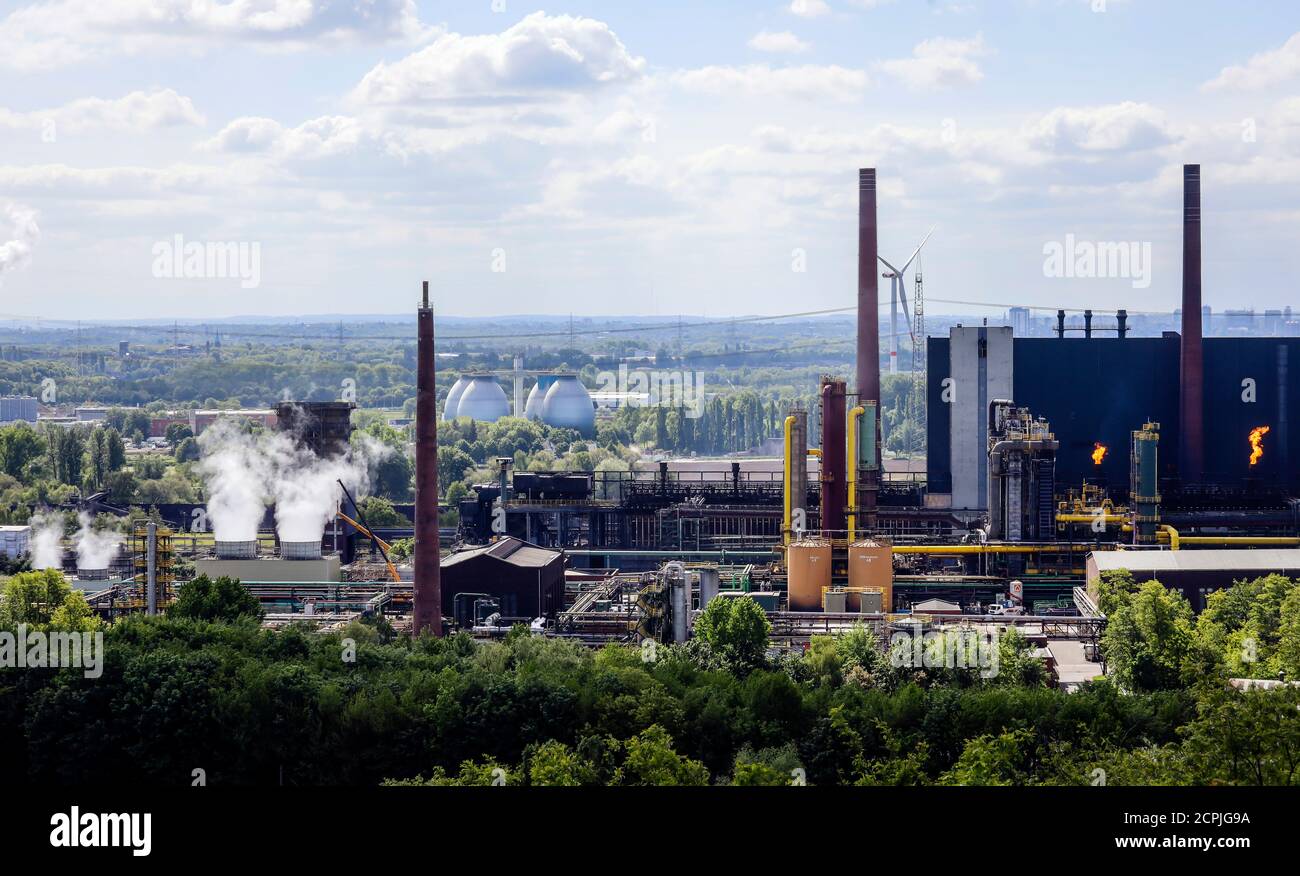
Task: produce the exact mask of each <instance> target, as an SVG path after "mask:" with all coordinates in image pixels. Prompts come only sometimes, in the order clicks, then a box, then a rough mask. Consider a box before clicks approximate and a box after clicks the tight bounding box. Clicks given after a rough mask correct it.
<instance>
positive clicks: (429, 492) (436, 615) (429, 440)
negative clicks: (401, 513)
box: [411, 280, 442, 636]
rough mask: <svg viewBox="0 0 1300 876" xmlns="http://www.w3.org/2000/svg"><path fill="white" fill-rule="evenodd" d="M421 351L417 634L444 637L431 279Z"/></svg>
mask: <svg viewBox="0 0 1300 876" xmlns="http://www.w3.org/2000/svg"><path fill="white" fill-rule="evenodd" d="M416 325H417V326H418V336H419V347H418V350H417V354H416V356H417V359H416V378H415V387H416V388H415V604H414V607H413V609H412V627H411V632H412V634H413V635H417V636H418V635H419V634H420V633H422V632H429V633H431V634H433V635H435V636H441V635H442V581H441V563H442V560H441V546H440V545H439V543H438V423H437V416H438V408H437V398H438V396H437V388H436V385H435V380H434V378H435V377H436V374H437V370H436V366H435V364H434V362H435V360H434V355H433V310H432V308H430V307H429V281H428V280H425V281H424V297H423V299H422V300H421V303H420V308H419V310H418V311H416Z"/></svg>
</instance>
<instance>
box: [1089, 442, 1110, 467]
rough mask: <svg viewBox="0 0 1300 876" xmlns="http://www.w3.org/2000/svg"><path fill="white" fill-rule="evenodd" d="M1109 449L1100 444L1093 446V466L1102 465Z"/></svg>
mask: <svg viewBox="0 0 1300 876" xmlns="http://www.w3.org/2000/svg"><path fill="white" fill-rule="evenodd" d="M1108 449H1109V448H1107V447H1106V445H1105V444H1100V443H1097V444H1093V445H1092V464H1093V465H1101V461H1102V460H1103V459H1105V458H1106V451H1107V450H1108Z"/></svg>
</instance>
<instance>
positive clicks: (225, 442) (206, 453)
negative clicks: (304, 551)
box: [198, 418, 271, 541]
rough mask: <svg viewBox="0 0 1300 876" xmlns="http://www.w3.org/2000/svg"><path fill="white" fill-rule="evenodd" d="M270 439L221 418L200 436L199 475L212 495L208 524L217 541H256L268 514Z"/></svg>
mask: <svg viewBox="0 0 1300 876" xmlns="http://www.w3.org/2000/svg"><path fill="white" fill-rule="evenodd" d="M265 441H266V437H265V436H264V435H263V436H257V435H252V434H249V433H246V432H244V431H243V430H242V429H241V428H240V424H238V423H236V422H233V421H231V420H227V419H224V418H218V419H217V421H216V422H215V423H213V424H212V425H211V426H209V427H208V428H207V429H205V430H203V434H202V435H200V436H199V448H200V450H201V452H202V457H201V458H200V459H199V464H198V468H199V473H200V474H201V475H202V476H203V481H204V484H205V485H206V487H207V494H208V520H209V522H211V524H212V532H213V535H214V537H215V538H216V540H217V541H253V540H254V539H256V538H257V529H258V527H259V526H261V524H262V517H263V516H264V515H265V514H266V498H267V495H268V493H269V481H270V480H271V465H270V459H269V457H268V455H267V453H266V452H265V449H264V447H263V444H264V443H265Z"/></svg>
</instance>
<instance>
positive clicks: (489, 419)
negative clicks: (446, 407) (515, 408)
mask: <svg viewBox="0 0 1300 876" xmlns="http://www.w3.org/2000/svg"><path fill="white" fill-rule="evenodd" d="M456 416H457V417H469V418H470V419H471V420H479V421H481V422H484V423H495V422H496V421H497V420H499V419H501V418H502V417H508V416H510V402H509V400H507V399H506V391H505V390H504V389H502V388H501V384H499V383H497V379H496V378H495V377H493V376H492V375H491V374H475V375H474V376H472V377H471V378H470V379H469V384H468V385H467V386H466V387H465V391H464V392H463V393H461V396H460V402H459V403H458V404H457V406H456Z"/></svg>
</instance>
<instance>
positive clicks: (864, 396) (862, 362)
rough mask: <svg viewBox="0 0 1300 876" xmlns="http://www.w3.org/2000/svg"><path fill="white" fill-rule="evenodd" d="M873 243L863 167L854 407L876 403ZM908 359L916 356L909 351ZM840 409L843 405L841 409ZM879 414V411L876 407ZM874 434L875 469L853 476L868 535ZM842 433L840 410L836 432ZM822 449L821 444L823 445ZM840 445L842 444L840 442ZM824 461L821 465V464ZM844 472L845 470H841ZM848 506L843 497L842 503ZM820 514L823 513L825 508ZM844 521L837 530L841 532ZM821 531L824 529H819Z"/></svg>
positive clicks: (871, 198) (868, 177) (871, 184)
mask: <svg viewBox="0 0 1300 876" xmlns="http://www.w3.org/2000/svg"><path fill="white" fill-rule="evenodd" d="M878 254H879V250H878V248H877V240H876V169H875V168H874V167H864V168H862V169H861V170H859V171H858V355H857V375H856V377H857V390H858V404H864V403H865V402H868V401H874V402H877V404H879V402H880V267H879V265H878V264H877V261H878V258H877V256H878ZM912 355H916V351H915V350H913V352H912ZM841 407H843V405H841ZM877 410H879V407H877ZM866 427H867V428H872V429H875V430H876V460H875V463H876V466H875V469H874V470H866V469H864V470H860V471H859V472H858V474H857V482H858V490H857V493H858V496H857V503H858V507H859V509H860V513H859V514H858V518H857V521H856V524H857V528H858V529H861V530H864V531H867V532H870V531H871V530H873V529H875V527H876V491H877V490H878V489H879V486H880V485H879V478H880V423H879V420H877V421H876V422H875V423H870V424H866ZM843 429H844V417H843V411H842V410H841V416H840V430H841V433H842V432H843ZM822 443H823V447H824V446H825V442H824V441H823V442H822ZM840 444H841V445H842V444H843V441H841V442H840ZM850 459H851V460H852V462H850V463H849V464H850V465H857V450H856V449H855V450H854V452H853V454H852V456H851V457H850ZM825 461H826V460H825V459H824V458H823V460H822V462H823V464H825ZM845 472H847V469H845ZM847 504H848V496H847V493H846V494H845V498H844V502H843V504H842V505H841V507H843V505H847ZM822 513H823V514H825V513H826V509H825V505H824V504H823V506H822ZM846 523H847V521H844V522H843V523H841V525H840V526H839V527H837V528H844V526H845V524H846ZM823 528H825V527H823Z"/></svg>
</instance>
